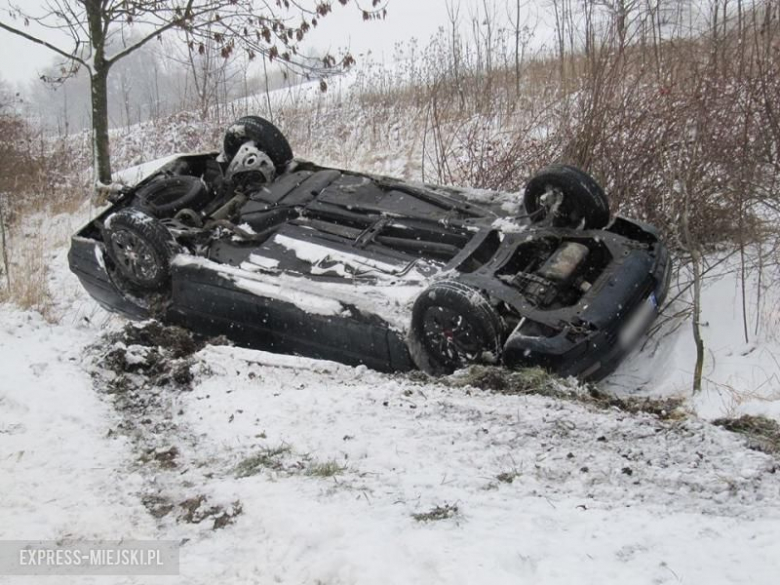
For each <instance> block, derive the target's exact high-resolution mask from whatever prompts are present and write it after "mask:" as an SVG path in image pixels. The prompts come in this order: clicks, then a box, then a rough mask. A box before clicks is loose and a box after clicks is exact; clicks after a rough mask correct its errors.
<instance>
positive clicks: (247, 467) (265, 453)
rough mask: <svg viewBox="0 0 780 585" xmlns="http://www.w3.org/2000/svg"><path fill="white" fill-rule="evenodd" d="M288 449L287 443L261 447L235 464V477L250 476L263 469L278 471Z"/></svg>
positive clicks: (281, 466)
mask: <svg viewBox="0 0 780 585" xmlns="http://www.w3.org/2000/svg"><path fill="white" fill-rule="evenodd" d="M290 451H291V449H290V447H289V445H279V446H277V447H266V448H263V449H261V450H260V451H258V452H257V453H254V454H253V455H250V456H249V457H247V458H246V459H244V460H243V461H241V462H240V463H239V464H238V465H237V466H236V477H251V476H253V475H257V474H258V473H260V472H261V471H262V470H263V469H270V470H272V471H279V470H281V469H282V468H283V467H284V456H285V455H287V454H288V453H289V452H290Z"/></svg>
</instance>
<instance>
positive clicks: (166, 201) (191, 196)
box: [135, 176, 211, 219]
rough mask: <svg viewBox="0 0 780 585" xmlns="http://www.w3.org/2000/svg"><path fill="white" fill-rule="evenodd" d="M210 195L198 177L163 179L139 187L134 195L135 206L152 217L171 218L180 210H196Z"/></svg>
mask: <svg viewBox="0 0 780 585" xmlns="http://www.w3.org/2000/svg"><path fill="white" fill-rule="evenodd" d="M210 196H211V193H210V192H209V188H208V187H207V186H206V184H205V183H204V182H203V181H201V180H200V179H199V178H198V177H192V176H176V177H164V178H161V179H157V180H156V181H152V182H151V183H149V184H148V185H144V186H143V187H141V188H140V189H139V190H138V191H137V192H136V194H135V201H136V203H137V206H138V207H139V208H141V209H143V210H144V211H146V212H148V213H149V214H150V215H153V216H154V217H157V218H160V219H164V218H168V217H173V216H174V215H176V214H177V213H178V212H179V211H181V210H182V209H198V208H200V207H202V206H203V205H205V204H206V203H207V202H208V200H209V198H210Z"/></svg>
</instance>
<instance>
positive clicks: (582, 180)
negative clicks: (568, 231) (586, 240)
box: [523, 164, 610, 229]
mask: <svg viewBox="0 0 780 585" xmlns="http://www.w3.org/2000/svg"><path fill="white" fill-rule="evenodd" d="M523 205H524V207H525V211H526V213H528V215H529V216H531V217H532V218H533V220H534V221H535V222H540V221H544V220H547V221H548V222H549V223H550V225H552V226H554V227H564V228H577V227H582V228H584V229H601V228H603V227H606V225H607V224H608V223H609V217H610V216H609V201H608V200H607V196H606V195H605V194H604V190H603V189H602V188H601V186H599V184H598V183H597V182H596V180H595V179H594V178H593V177H591V176H590V175H589V174H587V173H586V172H584V171H582V170H580V169H578V168H576V167H572V166H569V165H562V164H555V165H550V166H549V167H546V168H544V169H542V170H541V171H539V172H538V173H537V174H536V175H534V176H533V177H532V178H531V180H530V181H528V184H527V185H526V187H525V195H524V197H523Z"/></svg>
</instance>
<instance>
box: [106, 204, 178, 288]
mask: <svg viewBox="0 0 780 585" xmlns="http://www.w3.org/2000/svg"><path fill="white" fill-rule="evenodd" d="M104 238H105V242H106V250H107V252H108V256H109V258H111V260H112V261H113V263H114V265H115V266H116V270H117V271H118V272H119V274H120V275H121V276H122V277H123V278H124V279H126V280H127V281H129V282H130V283H131V284H133V285H135V286H138V287H139V288H141V289H144V290H150V291H151V290H160V289H161V288H163V287H164V286H165V285H166V284H167V283H168V279H169V278H170V270H171V268H170V261H171V258H172V257H173V255H174V253H175V250H176V242H175V241H174V239H173V237H172V236H171V234H170V232H169V231H168V230H167V229H165V227H164V226H163V225H162V224H161V223H160V222H159V221H157V220H156V219H155V218H153V217H152V216H150V215H148V214H146V213H144V212H142V211H140V210H138V209H123V210H122V211H118V212H116V213H114V214H113V215H110V216H109V217H108V218H107V219H106V222H105V224H104Z"/></svg>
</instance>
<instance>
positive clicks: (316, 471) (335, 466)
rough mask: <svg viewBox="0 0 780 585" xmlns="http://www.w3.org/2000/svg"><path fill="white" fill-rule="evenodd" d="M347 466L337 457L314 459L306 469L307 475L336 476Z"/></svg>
mask: <svg viewBox="0 0 780 585" xmlns="http://www.w3.org/2000/svg"><path fill="white" fill-rule="evenodd" d="M345 470H346V466H344V465H341V464H339V462H338V461H336V460H335V459H330V460H328V461H312V462H311V463H310V464H309V466H308V468H307V469H306V475H310V476H313V477H334V476H336V475H340V474H341V473H344V471H345Z"/></svg>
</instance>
